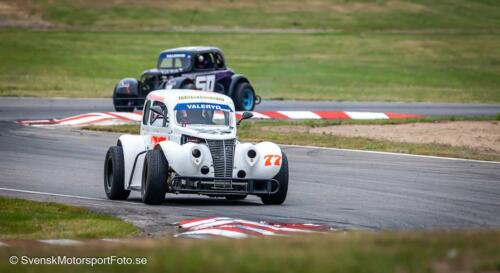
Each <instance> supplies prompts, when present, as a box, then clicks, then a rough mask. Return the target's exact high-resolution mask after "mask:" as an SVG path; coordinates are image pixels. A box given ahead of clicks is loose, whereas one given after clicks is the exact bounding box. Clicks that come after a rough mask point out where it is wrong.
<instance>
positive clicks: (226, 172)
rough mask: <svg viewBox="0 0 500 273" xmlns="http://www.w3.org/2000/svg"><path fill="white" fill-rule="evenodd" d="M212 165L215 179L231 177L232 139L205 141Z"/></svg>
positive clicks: (233, 141)
mask: <svg viewBox="0 0 500 273" xmlns="http://www.w3.org/2000/svg"><path fill="white" fill-rule="evenodd" d="M206 142H207V145H208V148H209V149H210V153H211V154H212V160H213V164H214V174H215V179H217V178H218V177H219V178H231V177H232V176H233V158H234V143H235V140H234V139H224V140H208V139H207V140H206Z"/></svg>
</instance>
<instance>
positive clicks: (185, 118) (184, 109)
mask: <svg viewBox="0 0 500 273" xmlns="http://www.w3.org/2000/svg"><path fill="white" fill-rule="evenodd" d="M174 110H175V119H176V121H177V124H179V125H181V126H184V127H186V126H197V125H214V126H232V123H233V120H232V119H233V115H234V114H233V113H232V112H233V110H232V109H231V108H230V107H229V106H228V105H225V104H215V103H179V104H177V105H176V106H175V108H174Z"/></svg>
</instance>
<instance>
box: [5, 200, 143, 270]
mask: <svg viewBox="0 0 500 273" xmlns="http://www.w3.org/2000/svg"><path fill="white" fill-rule="evenodd" d="M0 207H1V208H2V209H1V210H0V239H2V240H5V239H54V238H66V239H69V238H104V237H108V238H110V237H125V236H130V235H137V234H138V230H137V229H136V228H135V227H134V226H133V225H132V224H129V223H126V222H124V221H122V220H119V219H118V218H115V217H112V216H107V215H103V214H97V213H93V212H90V211H88V210H87V209H84V208H78V207H73V206H67V205H60V204H55V203H46V202H34V201H27V200H22V199H11V198H4V197H0ZM0 271H1V270H0Z"/></svg>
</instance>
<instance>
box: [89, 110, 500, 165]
mask: <svg viewBox="0 0 500 273" xmlns="http://www.w3.org/2000/svg"><path fill="white" fill-rule="evenodd" d="M495 119H496V120H498V119H499V116H497V117H438V118H434V117H424V118H412V119H394V120H305V121H250V122H243V123H242V124H241V125H240V127H238V137H239V138H240V139H241V140H242V141H250V142H260V141H272V142H276V143H280V144H292V145H311V146H320V147H334V148H344V149H357V150H370V151H382V152H394V153H406V154H417V155H432V156H444V157H455V158H466V159H477V160H489V161H500V155H499V154H497V153H492V152H489V151H483V150H478V149H472V148H467V147H457V146H451V145H447V144H438V143H422V144H417V143H406V142H393V141H387V140H375V139H369V138H363V137H343V136H335V135H329V134H314V133H286V132H274V131H273V132H271V131H269V130H265V128H269V126H286V125H288V126H308V127H322V126H331V125H339V126H340V125H354V124H356V125H363V124H365V125H386V124H406V123H417V122H446V121H467V120H468V121H484V120H495ZM83 129H85V130H93V131H105V132H115V133H130V134H138V133H139V125H130V124H129V125H117V126H87V127H84V128H83Z"/></svg>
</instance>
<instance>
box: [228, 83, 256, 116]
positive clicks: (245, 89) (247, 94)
mask: <svg viewBox="0 0 500 273" xmlns="http://www.w3.org/2000/svg"><path fill="white" fill-rule="evenodd" d="M233 101H234V105H235V107H236V110H237V111H252V110H253V108H254V107H255V91H254V90H253V87H252V86H251V85H250V84H249V83H248V82H242V83H239V84H238V85H237V86H236V89H235V90H234V93H233Z"/></svg>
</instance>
